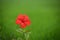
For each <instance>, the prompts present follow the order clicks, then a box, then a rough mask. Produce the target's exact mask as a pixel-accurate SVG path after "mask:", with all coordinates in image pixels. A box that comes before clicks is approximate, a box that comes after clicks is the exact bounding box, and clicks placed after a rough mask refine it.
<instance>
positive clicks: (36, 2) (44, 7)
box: [0, 0, 60, 40]
mask: <svg viewBox="0 0 60 40" xmlns="http://www.w3.org/2000/svg"><path fill="white" fill-rule="evenodd" d="M1 10H2V11H1V13H0V19H1V21H0V24H1V27H2V31H1V34H0V35H1V37H0V38H1V40H11V39H12V38H18V37H19V36H20V34H19V33H17V32H16V29H18V28H19V27H18V26H17V25H16V24H15V20H16V17H17V15H18V14H20V13H22V14H27V15H28V16H29V17H30V20H31V25H30V27H28V28H27V29H29V28H32V30H31V32H32V33H31V36H30V40H60V38H59V37H60V32H59V31H60V23H59V21H60V20H59V19H60V18H59V16H60V15H59V11H58V0H1Z"/></svg>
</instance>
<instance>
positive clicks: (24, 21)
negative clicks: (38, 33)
mask: <svg viewBox="0 0 60 40" xmlns="http://www.w3.org/2000/svg"><path fill="white" fill-rule="evenodd" d="M16 24H18V25H20V26H21V28H26V26H27V25H30V20H29V17H28V16H27V15H25V14H19V15H18V17H17V19H16Z"/></svg>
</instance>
